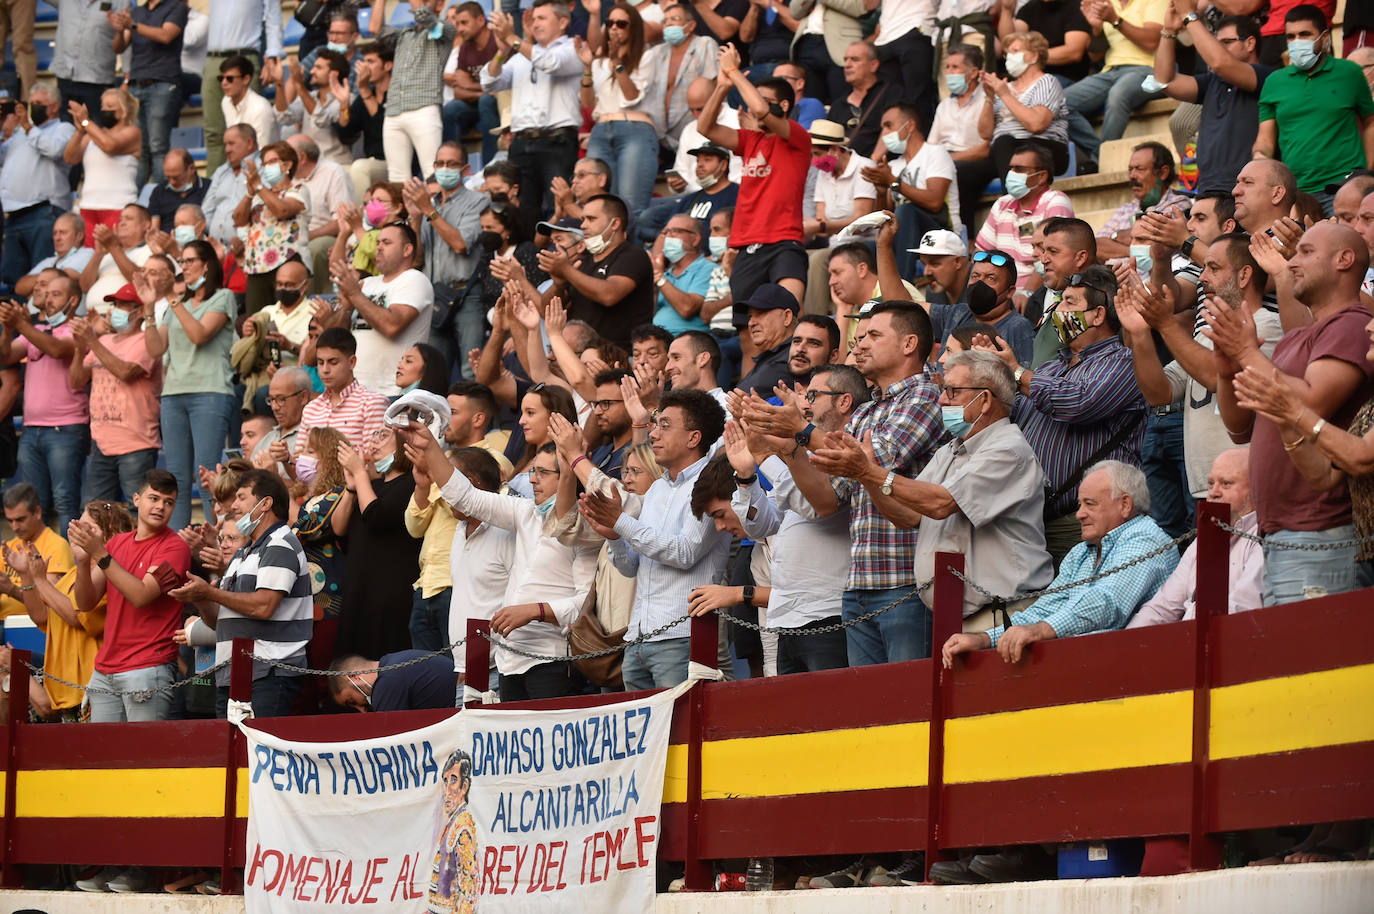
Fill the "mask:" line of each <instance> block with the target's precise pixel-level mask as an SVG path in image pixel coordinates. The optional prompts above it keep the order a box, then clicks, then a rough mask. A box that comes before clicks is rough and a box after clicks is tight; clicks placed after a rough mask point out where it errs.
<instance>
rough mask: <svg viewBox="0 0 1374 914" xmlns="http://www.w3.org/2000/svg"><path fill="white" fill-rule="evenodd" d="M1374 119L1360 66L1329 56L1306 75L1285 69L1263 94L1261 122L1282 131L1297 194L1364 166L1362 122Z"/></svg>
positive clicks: (1312, 190)
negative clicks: (1270, 124) (1273, 122)
mask: <svg viewBox="0 0 1374 914" xmlns="http://www.w3.org/2000/svg"><path fill="white" fill-rule="evenodd" d="M1371 114H1374V99H1371V98H1370V95H1369V84H1368V83H1366V82H1365V81H1364V71H1363V70H1361V69H1360V66H1359V64H1354V63H1351V62H1350V61H1348V60H1339V59H1337V58H1334V57H1332V56H1331V55H1329V54H1328V55H1326V57H1325V58H1323V60H1322V62H1321V63H1319V64H1317V66H1315V67H1313V68H1312V69H1311V70H1309V71H1307V72H1303V71H1302V70H1299V69H1298V68H1297V67H1292V66H1289V67H1284V68H1283V69H1282V70H1278V71H1276V72H1274V73H1272V74H1270V76H1269V78H1268V79H1267V80H1265V81H1264V89H1263V90H1261V92H1260V101H1259V119H1260V121H1261V122H1264V121H1267V120H1274V121H1277V122H1278V128H1279V150H1278V151H1279V154H1280V157H1281V158H1282V159H1283V162H1284V164H1285V165H1287V166H1288V167H1289V168H1291V169H1292V170H1293V176H1294V177H1295V178H1297V179H1298V189H1299V190H1302V191H1305V192H1307V193H1317V192H1320V191H1322V190H1324V189H1325V188H1326V185H1328V184H1330V183H1332V182H1334V181H1337V180H1339V179H1341V178H1343V177H1345V175H1346V174H1348V173H1349V172H1350V170H1351V169H1354V168H1363V167H1364V165H1365V157H1364V144H1363V143H1362V142H1361V140H1360V120H1361V118H1366V117H1369V116H1370V115H1371Z"/></svg>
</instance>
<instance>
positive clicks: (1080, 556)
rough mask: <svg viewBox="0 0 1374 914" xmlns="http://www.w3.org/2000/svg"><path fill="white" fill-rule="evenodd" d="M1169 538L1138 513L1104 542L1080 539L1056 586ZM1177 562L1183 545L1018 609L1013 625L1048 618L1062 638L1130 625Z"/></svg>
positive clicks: (995, 632)
mask: <svg viewBox="0 0 1374 914" xmlns="http://www.w3.org/2000/svg"><path fill="white" fill-rule="evenodd" d="M1167 542H1169V534H1167V533H1165V532H1164V531H1163V530H1161V529H1159V525H1158V524H1156V523H1155V522H1154V521H1153V520H1151V519H1150V518H1149V517H1147V516H1145V515H1143V514H1142V515H1138V516H1136V517H1133V518H1131V519H1130V520H1128V521H1126V523H1124V524H1122V525H1121V526H1119V527H1116V528H1115V529H1113V530H1110V531H1108V533H1107V535H1106V536H1104V537H1102V543H1101V544H1100V545H1097V546H1094V545H1092V544H1090V543H1079V544H1078V545H1077V546H1074V547H1073V548H1072V549H1070V550H1069V554H1068V555H1066V556H1064V563H1063V564H1062V565H1060V566H1059V574H1058V575H1057V576H1056V577H1055V579H1054V582H1053V583H1052V584H1050V586H1051V587H1062V586H1063V585H1065V584H1071V583H1073V582H1074V581H1079V580H1083V579H1085V578H1089V577H1092V576H1093V575H1095V574H1100V573H1102V572H1103V571H1107V570H1108V569H1111V568H1120V567H1121V566H1122V565H1126V564H1128V563H1130V562H1133V561H1135V560H1136V559H1138V558H1140V557H1141V556H1142V555H1145V554H1147V553H1149V552H1153V551H1154V550H1156V549H1158V548H1160V547H1161V546H1163V545H1164V544H1165V543H1167ZM1177 565H1178V550H1177V549H1167V550H1165V551H1164V552H1163V553H1162V554H1160V555H1157V556H1155V557H1154V558H1152V559H1147V560H1145V561H1143V562H1141V563H1140V564H1138V565H1132V566H1131V567H1130V568H1126V569H1123V570H1122V571H1118V572H1117V573H1115V574H1113V575H1109V576H1108V577H1105V578H1103V579H1102V580H1100V581H1094V582H1093V583H1091V584H1085V585H1083V586H1082V587H1075V588H1074V589H1073V590H1066V591H1064V592H1063V593H1054V594H1049V595H1048V596H1044V597H1041V598H1040V599H1038V600H1036V601H1035V602H1034V603H1032V604H1031V605H1030V606H1028V607H1026V609H1025V610H1023V611H1022V612H1016V613H1012V614H1011V624H1012V625H1034V624H1036V623H1037V622H1045V623H1047V624H1048V625H1049V627H1050V628H1052V629H1054V634H1055V637H1057V638H1069V637H1072V636H1073V635H1090V634H1092V633H1093V632H1107V631H1114V630H1116V629H1118V628H1125V627H1126V623H1127V622H1129V621H1130V620H1131V616H1132V614H1134V613H1135V611H1136V609H1137V608H1139V606H1140V605H1141V604H1142V603H1144V602H1145V601H1146V600H1148V599H1150V597H1152V596H1154V594H1155V591H1157V590H1159V588H1160V585H1162V584H1163V583H1164V581H1165V579H1167V578H1168V577H1169V575H1170V574H1172V573H1173V570H1174V568H1175V567H1176V566H1177ZM1003 596H1011V594H1003ZM1004 632H1005V628H1004V627H1003V626H1000V625H999V626H997V627H996V628H994V629H992V630H990V631H989V632H988V637H989V638H991V639H992V645H993V647H996V646H997V640H998V639H999V638H1001V637H1002V634H1003V633H1004Z"/></svg>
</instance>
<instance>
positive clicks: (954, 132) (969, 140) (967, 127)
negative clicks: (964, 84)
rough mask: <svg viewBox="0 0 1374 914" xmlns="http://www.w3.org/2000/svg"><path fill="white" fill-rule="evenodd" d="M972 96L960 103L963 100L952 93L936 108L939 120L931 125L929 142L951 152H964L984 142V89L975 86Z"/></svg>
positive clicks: (936, 117)
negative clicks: (981, 130) (980, 120)
mask: <svg viewBox="0 0 1374 914" xmlns="http://www.w3.org/2000/svg"><path fill="white" fill-rule="evenodd" d="M968 99H969V100H968V102H967V103H966V104H960V102H961V101H963V99H959V98H955V97H954V96H953V95H951V96H950V97H949V98H947V99H945V100H944V101H942V102H940V104H939V106H938V107H936V109H935V120H933V121H931V124H930V136H928V137H926V142H927V143H933V144H935V145H936V146H941V147H944V148H945V149H946V150H948V151H949V152H963V151H964V150H966V149H972V148H973V147H975V146H981V145H982V143H983V135H982V134H981V133H979V132H978V118H979V117H980V116H981V115H982V113H983V88H982V87H981V86H975V87H974V88H973V91H972V92H971V93H969V95H968Z"/></svg>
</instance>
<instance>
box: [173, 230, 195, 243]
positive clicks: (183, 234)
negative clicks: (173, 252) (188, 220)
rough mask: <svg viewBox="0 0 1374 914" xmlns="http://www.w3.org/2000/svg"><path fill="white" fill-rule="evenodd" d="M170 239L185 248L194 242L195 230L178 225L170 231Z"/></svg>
mask: <svg viewBox="0 0 1374 914" xmlns="http://www.w3.org/2000/svg"><path fill="white" fill-rule="evenodd" d="M172 237H173V238H175V239H176V240H177V244H179V245H180V246H182V247H186V245H188V244H190V243H191V242H192V241H195V240H196V228H195V226H193V225H178V226H177V227H176V228H174V229H172Z"/></svg>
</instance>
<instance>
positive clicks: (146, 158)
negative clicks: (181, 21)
mask: <svg viewBox="0 0 1374 914" xmlns="http://www.w3.org/2000/svg"><path fill="white" fill-rule="evenodd" d="M129 93H130V94H131V95H133V97H134V98H136V99H138V129H140V130H142V131H143V155H142V157H141V158H140V159H139V160H138V186H139V187H142V186H143V185H144V184H145V183H147V181H148V176H149V175H150V174H151V175H152V179H153V183H154V184H160V183H161V182H162V159H163V157H165V156H166V155H167V150H168V149H171V148H172V128H173V127H175V126H176V125H177V121H178V120H180V118H181V89H180V88H179V87H178V86H177V84H176V83H173V82H155V83H153V84H152V85H148V86H138V85H134V84H133V83H130V85H129ZM163 228H164V230H165V229H166V227H165V226H164V227H163Z"/></svg>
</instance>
